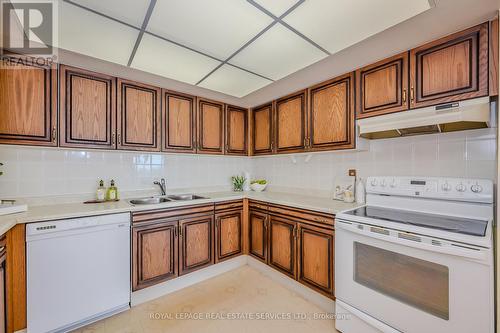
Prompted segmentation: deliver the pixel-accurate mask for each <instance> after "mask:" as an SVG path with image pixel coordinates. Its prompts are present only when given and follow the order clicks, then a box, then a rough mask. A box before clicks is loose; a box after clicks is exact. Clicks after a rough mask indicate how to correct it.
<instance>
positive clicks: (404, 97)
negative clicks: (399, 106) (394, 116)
mask: <svg viewBox="0 0 500 333" xmlns="http://www.w3.org/2000/svg"><path fill="white" fill-rule="evenodd" d="M403 103H406V89H404V90H403Z"/></svg>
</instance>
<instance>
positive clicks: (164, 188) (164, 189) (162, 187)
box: [153, 178, 167, 195]
mask: <svg viewBox="0 0 500 333" xmlns="http://www.w3.org/2000/svg"><path fill="white" fill-rule="evenodd" d="M153 184H155V185H158V186H160V191H161V195H165V194H167V184H166V181H165V178H162V179H160V181H155V182H154V183H153Z"/></svg>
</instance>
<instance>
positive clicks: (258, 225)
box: [248, 207, 268, 263]
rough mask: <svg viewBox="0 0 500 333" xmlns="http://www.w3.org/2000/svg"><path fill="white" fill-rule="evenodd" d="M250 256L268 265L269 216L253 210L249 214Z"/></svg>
mask: <svg viewBox="0 0 500 333" xmlns="http://www.w3.org/2000/svg"><path fill="white" fill-rule="evenodd" d="M248 227H249V231H248V234H249V237H250V239H249V250H248V251H249V254H250V255H252V256H254V257H255V258H257V259H259V260H260V261H262V262H265V263H267V242H268V236H267V228H268V215H267V213H265V212H262V211H258V210H254V209H252V207H250V210H249V214H248Z"/></svg>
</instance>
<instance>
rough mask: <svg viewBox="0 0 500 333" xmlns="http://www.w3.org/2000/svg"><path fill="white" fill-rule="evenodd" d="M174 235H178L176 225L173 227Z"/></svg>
mask: <svg viewBox="0 0 500 333" xmlns="http://www.w3.org/2000/svg"><path fill="white" fill-rule="evenodd" d="M174 236H175V237H177V236H178V227H177V226H176V227H175V228H174Z"/></svg>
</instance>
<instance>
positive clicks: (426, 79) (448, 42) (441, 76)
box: [410, 23, 488, 108]
mask: <svg viewBox="0 0 500 333" xmlns="http://www.w3.org/2000/svg"><path fill="white" fill-rule="evenodd" d="M410 62H411V65H410V66H411V67H410V75H411V77H410V81H411V85H412V86H411V88H410V89H411V90H412V91H413V90H414V93H411V97H410V103H411V107H412V108H414V107H420V106H425V105H432V104H439V103H446V102H451V101H457V100H463V99H468V98H474V97H479V96H486V95H487V94H488V24H487V23H485V24H482V25H479V26H476V27H473V28H470V29H467V30H465V31H462V32H459V33H456V34H454V35H451V36H448V37H445V38H442V39H439V40H437V41H434V42H431V43H428V44H426V45H423V46H420V47H418V48H416V49H413V50H411V51H410Z"/></svg>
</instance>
